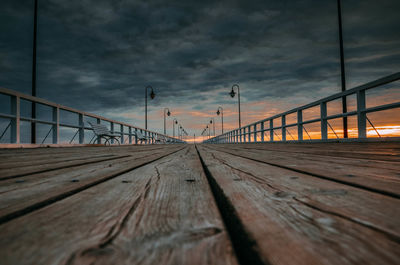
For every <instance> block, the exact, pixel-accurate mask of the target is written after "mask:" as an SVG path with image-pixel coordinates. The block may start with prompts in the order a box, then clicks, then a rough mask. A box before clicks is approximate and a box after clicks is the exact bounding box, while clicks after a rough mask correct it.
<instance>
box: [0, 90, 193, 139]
mask: <svg viewBox="0 0 400 265" xmlns="http://www.w3.org/2000/svg"><path fill="white" fill-rule="evenodd" d="M0 94H3V95H6V96H10V97H15V98H18V99H24V100H27V101H30V102H34V103H37V104H41V105H45V106H49V107H52V108H54V109H57V110H64V111H68V112H71V113H75V114H78V115H82V117H90V118H94V119H97V120H100V121H105V122H109V123H110V124H116V125H120V126H125V127H128V128H132V129H135V130H140V131H142V132H147V133H148V134H156V135H160V136H164V137H166V138H169V139H173V140H174V141H176V142H180V143H184V142H185V141H182V140H180V139H178V138H175V137H172V136H168V135H165V134H163V133H159V132H154V131H150V130H147V129H143V128H141V127H138V126H135V125H132V124H128V123H126V122H121V121H117V120H113V119H109V118H106V117H103V116H100V115H97V114H93V113H89V112H85V111H81V110H78V109H75V108H71V107H67V106H64V105H61V104H58V103H55V102H51V101H49V100H46V99H43V98H39V97H35V96H31V95H28V94H24V93H21V92H18V91H15V90H11V89H7V88H3V87H0ZM19 104H20V103H19ZM18 112H19V110H18ZM16 116H18V120H24V121H30V122H37V123H43V124H50V125H57V126H62V127H71V128H81V129H89V130H90V129H91V128H90V127H87V126H86V125H85V124H83V125H82V124H79V125H71V124H63V123H60V120H57V121H54V120H53V121H46V120H40V119H36V118H31V117H22V116H20V113H18V115H17V114H5V113H0V117H3V118H9V119H16ZM112 129H113V128H112ZM115 133H120V134H121V135H132V133H128V132H123V131H121V132H118V131H115ZM149 136H150V135H149Z"/></svg>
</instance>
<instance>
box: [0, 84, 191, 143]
mask: <svg viewBox="0 0 400 265" xmlns="http://www.w3.org/2000/svg"><path fill="white" fill-rule="evenodd" d="M0 94H2V95H6V96H9V100H10V107H11V109H10V112H9V114H7V113H0V118H5V119H8V120H9V123H8V125H7V126H6V128H5V129H4V130H3V131H2V132H0V136H1V137H0V139H1V138H2V137H3V136H4V135H5V133H6V132H7V130H10V133H11V137H10V142H9V143H11V144H20V143H21V121H25V122H31V123H32V122H35V123H36V124H47V125H50V126H51V128H50V130H49V131H48V132H47V134H46V136H45V137H44V139H43V141H42V143H44V142H45V140H46V139H47V137H48V136H49V135H50V133H52V143H53V144H59V143H60V127H65V128H72V129H76V132H75V134H74V136H73V138H72V139H71V140H70V141H69V143H72V142H73V140H74V139H75V137H76V136H78V138H77V139H78V142H79V144H84V143H85V130H92V128H91V127H90V126H87V125H86V124H85V122H84V120H85V117H89V118H91V119H95V121H96V122H97V123H98V124H100V123H102V122H108V123H109V124H110V128H109V129H110V131H111V132H112V133H115V134H120V135H121V144H138V142H141V141H140V140H139V139H138V137H137V136H136V132H140V133H141V134H142V135H144V136H145V137H146V140H145V141H143V143H144V144H154V143H156V139H160V138H163V139H165V142H167V143H185V141H182V140H180V139H177V138H174V137H170V136H168V135H164V134H161V133H157V132H153V131H149V130H146V129H142V128H139V127H136V126H133V125H130V124H127V123H124V122H119V121H115V120H112V119H107V118H105V117H102V116H99V115H95V114H91V113H87V112H83V111H80V110H77V109H73V108H69V107H66V106H62V105H59V104H56V103H53V102H50V101H47V100H45V99H41V98H38V97H33V96H30V95H27V94H23V93H20V92H17V91H14V90H10V89H6V88H0ZM21 100H26V101H28V102H31V103H35V104H38V105H44V106H47V107H51V112H52V113H51V116H52V119H51V120H43V119H32V118H31V117H25V116H21ZM0 103H1V102H0ZM60 111H67V112H69V113H73V114H77V115H78V117H77V118H78V121H77V125H73V124H67V123H60ZM117 126H119V127H120V130H119V131H118V130H116V127H117ZM124 128H127V132H126V131H124ZM93 137H95V136H93ZM125 137H127V141H125V140H124V139H125ZM92 140H93V138H92ZM92 140H91V141H90V142H92ZM94 140H95V141H94V142H97V143H98V144H100V143H101V139H100V138H99V137H97V139H94ZM90 142H89V143H90ZM141 143H142V142H141Z"/></svg>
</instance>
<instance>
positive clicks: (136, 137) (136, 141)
mask: <svg viewBox="0 0 400 265" xmlns="http://www.w3.org/2000/svg"><path fill="white" fill-rule="evenodd" d="M137 132H138V129H137V128H135V144H137V143H138V136H137Z"/></svg>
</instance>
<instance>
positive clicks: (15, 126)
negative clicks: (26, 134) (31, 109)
mask: <svg viewBox="0 0 400 265" xmlns="http://www.w3.org/2000/svg"><path fill="white" fill-rule="evenodd" d="M20 104H21V103H20V98H19V97H17V96H11V114H12V115H14V116H15V118H13V119H12V120H11V143H15V144H19V143H20V142H21V141H20V139H21V138H20V137H21V136H20V135H21V134H20V113H21V108H20Z"/></svg>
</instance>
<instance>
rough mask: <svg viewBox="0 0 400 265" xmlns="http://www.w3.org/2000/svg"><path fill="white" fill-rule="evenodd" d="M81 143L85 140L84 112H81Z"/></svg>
mask: <svg viewBox="0 0 400 265" xmlns="http://www.w3.org/2000/svg"><path fill="white" fill-rule="evenodd" d="M78 130H79V143H80V144H83V143H84V142H85V124H84V122H83V114H82V113H79V129H78Z"/></svg>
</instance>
